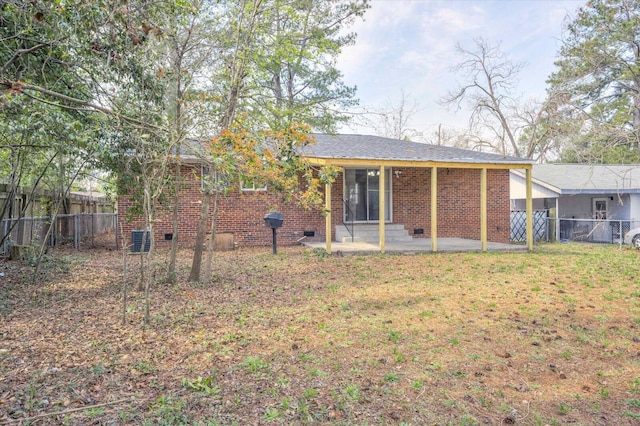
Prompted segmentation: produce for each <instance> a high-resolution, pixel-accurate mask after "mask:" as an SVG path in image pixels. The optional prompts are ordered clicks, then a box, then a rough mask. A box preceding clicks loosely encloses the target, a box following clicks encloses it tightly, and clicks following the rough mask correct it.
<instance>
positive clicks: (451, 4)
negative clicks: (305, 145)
mask: <svg viewBox="0 0 640 426" xmlns="http://www.w3.org/2000/svg"><path fill="white" fill-rule="evenodd" d="M585 3H586V0H580V1H576V0H371V8H370V9H369V10H367V12H366V13H365V16H364V20H360V21H358V22H356V23H355V24H354V25H353V26H352V27H351V30H353V31H355V32H356V33H357V34H358V36H357V39H356V43H355V45H353V46H346V47H344V48H343V51H342V54H341V56H340V57H339V59H338V64H337V67H338V69H339V70H340V71H341V72H342V73H343V75H344V82H345V83H346V84H347V85H350V86H354V85H355V86H357V89H358V90H357V97H358V98H359V100H360V107H362V108H367V109H370V108H373V109H377V110H380V109H384V108H385V107H386V106H389V105H397V104H398V103H399V102H400V99H401V96H402V92H403V91H404V93H405V98H406V99H407V101H408V102H409V104H413V103H417V106H418V108H419V111H418V112H417V113H416V114H414V116H413V117H412V119H411V122H410V124H409V127H410V128H412V129H415V130H417V131H418V132H423V133H425V134H427V135H434V134H435V133H436V132H437V128H438V126H439V125H442V127H443V128H444V129H452V128H464V127H465V125H466V123H467V122H468V118H469V111H468V110H461V111H458V112H456V111H455V110H452V109H450V108H449V109H448V108H447V107H445V106H441V105H439V103H438V100H440V99H441V98H442V97H443V96H445V95H446V94H447V92H448V91H449V90H455V88H456V87H458V86H459V84H460V82H462V76H457V75H456V74H455V72H454V71H453V70H452V68H453V67H454V66H455V65H456V64H458V63H459V62H460V61H461V56H459V55H458V53H457V52H456V44H460V45H461V46H462V47H463V48H466V49H468V50H472V49H473V47H474V39H477V38H479V37H481V38H484V39H485V40H487V41H488V42H489V44H491V45H495V44H498V43H500V50H501V51H502V52H503V53H504V54H505V56H506V57H507V58H508V59H511V60H513V61H515V62H521V61H523V62H525V65H524V68H523V69H522V71H521V72H520V75H519V84H518V92H517V93H518V94H520V95H521V96H522V98H523V99H542V98H544V94H545V87H546V85H545V80H546V79H547V77H548V76H549V75H550V74H551V73H552V72H553V71H554V65H553V63H554V61H555V58H556V55H557V52H558V51H559V48H560V46H561V39H562V32H563V23H564V22H566V19H567V16H569V17H573V16H575V12H576V11H577V9H578V8H579V7H580V6H582V5H584V4H585ZM340 131H341V132H343V133H365V134H367V133H368V134H372V133H373V130H372V129H371V128H366V127H361V126H360V127H359V126H353V125H352V126H350V127H345V128H343V129H341V130H340Z"/></svg>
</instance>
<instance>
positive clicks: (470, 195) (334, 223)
mask: <svg viewBox="0 0 640 426" xmlns="http://www.w3.org/2000/svg"><path fill="white" fill-rule="evenodd" d="M314 136H315V139H316V143H315V144H313V145H311V146H308V147H306V148H305V149H304V152H302V153H301V154H302V155H303V157H305V158H306V159H307V160H308V161H309V163H310V164H313V165H323V164H331V165H333V166H335V167H337V168H339V170H340V171H341V172H340V173H339V176H338V178H337V180H336V181H335V182H334V183H333V184H332V185H330V186H325V194H324V195H325V203H326V204H325V209H326V210H327V211H330V212H331V213H330V214H328V215H322V213H321V211H320V210H317V211H304V210H303V209H302V208H300V207H298V206H297V205H295V204H293V203H286V202H283V201H282V199H281V197H280V196H279V195H278V194H274V193H271V192H269V191H268V188H253V187H251V188H238V189H237V190H236V191H232V192H231V194H229V195H228V196H227V197H225V198H224V199H222V200H221V201H220V204H219V208H218V222H217V234H224V235H227V236H230V237H232V239H233V243H234V245H236V246H255V245H270V244H271V229H269V228H267V227H265V225H264V220H263V217H264V215H265V214H266V213H268V212H270V211H273V210H277V211H279V212H281V213H282V214H283V215H284V223H283V226H282V228H280V229H279V230H278V244H281V245H287V244H289V245H291V244H296V243H298V242H300V241H305V242H313V241H316V242H317V241H326V245H327V249H328V250H329V251H330V248H331V241H336V240H342V239H344V238H352V239H354V238H373V239H375V240H378V241H379V243H380V249H381V251H382V252H384V244H385V240H390V239H392V238H431V239H432V240H433V241H436V239H437V238H451V237H453V238H464V239H472V240H480V241H482V242H483V244H486V242H487V241H492V242H503V243H508V242H509V238H510V223H509V221H510V208H509V207H510V198H509V171H510V170H511V169H525V171H526V175H527V176H529V177H530V171H531V167H532V163H531V162H530V161H529V160H525V159H521V158H516V157H508V156H502V155H497V154H488V153H481V152H476V151H469V150H463V149H457V148H451V147H444V146H437V145H427V144H422V143H416V142H408V141H402V140H396V139H389V138H383V137H377V136H366V135H325V134H316V135H314ZM181 167H182V174H183V176H184V185H183V187H184V190H183V191H182V193H181V194H180V202H179V206H178V209H179V210H178V213H179V216H180V229H179V240H180V243H181V244H182V245H186V246H188V245H189V244H193V242H194V240H195V234H196V230H197V222H198V218H199V215H200V202H201V176H202V171H201V165H200V163H199V162H198V161H197V160H196V159H195V157H193V158H189V157H187V156H185V157H183V162H182V166H181ZM380 193H384V194H385V196H384V197H380V196H379V194H380ZM118 207H119V208H118V215H119V224H120V226H121V227H122V231H123V235H125V236H129V235H130V233H131V230H133V229H140V228H141V225H140V222H135V221H134V222H131V223H130V222H126V221H125V220H124V218H123V217H124V215H125V214H126V211H127V207H128V202H127V200H126V198H124V199H122V200H121V201H120V202H119V205H118ZM382 211H384V218H385V220H384V221H380V220H379V218H380V216H381V215H380V212H382ZM434 213H435V214H434ZM158 219H159V220H158V222H157V223H156V225H155V228H154V229H155V240H156V246H158V247H162V246H163V245H165V246H166V245H168V244H169V242H170V241H171V238H172V234H171V232H172V230H171V212H170V211H169V210H168V209H165V210H162V209H160V210H158ZM372 231H373V232H372ZM345 233H346V234H345ZM435 247H436V246H435V244H434V251H436V250H435ZM530 248H531V246H530Z"/></svg>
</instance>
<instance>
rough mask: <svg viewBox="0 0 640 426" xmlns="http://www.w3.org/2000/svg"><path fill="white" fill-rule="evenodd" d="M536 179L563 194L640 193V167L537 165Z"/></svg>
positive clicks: (638, 165) (534, 171)
mask: <svg viewBox="0 0 640 426" xmlns="http://www.w3.org/2000/svg"><path fill="white" fill-rule="evenodd" d="M532 175H533V177H534V179H537V180H539V181H542V182H545V183H547V184H549V185H552V186H554V187H556V188H558V189H559V190H560V193H561V194H583V193H591V194H597V193H611V192H621V191H623V192H626V193H640V164H627V165H590V164H536V165H535V166H534V167H533V171H532Z"/></svg>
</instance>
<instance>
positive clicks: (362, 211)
mask: <svg viewBox="0 0 640 426" xmlns="http://www.w3.org/2000/svg"><path fill="white" fill-rule="evenodd" d="M344 194H345V204H346V207H345V209H344V221H345V222H351V221H354V222H378V221H379V220H380V211H379V209H380V204H379V203H380V199H379V197H380V170H379V169H377V168H376V169H345V170H344ZM384 195H385V210H386V211H385V214H384V218H385V221H390V220H391V202H390V201H391V170H390V169H389V170H388V172H387V173H385V191H384Z"/></svg>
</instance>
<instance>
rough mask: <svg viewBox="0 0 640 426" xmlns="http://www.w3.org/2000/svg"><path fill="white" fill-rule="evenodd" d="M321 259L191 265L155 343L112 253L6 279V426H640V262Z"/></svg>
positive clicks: (507, 256) (580, 254) (157, 318)
mask: <svg viewBox="0 0 640 426" xmlns="http://www.w3.org/2000/svg"><path fill="white" fill-rule="evenodd" d="M322 254H323V253H322V252H313V251H310V250H305V249H304V248H302V247H285V248H280V252H279V254H278V255H276V256H274V255H272V254H271V248H270V247H264V248H259V249H243V250H237V251H234V252H228V253H221V254H219V255H218V256H217V258H216V264H215V265H216V266H215V276H214V279H213V280H212V282H210V283H197V284H191V283H187V282H186V278H187V276H188V268H189V265H190V255H191V253H190V252H189V251H184V252H181V253H180V265H181V269H180V271H179V276H178V280H177V282H176V283H172V284H166V283H161V282H159V283H157V284H155V285H154V286H153V288H152V297H153V301H152V306H151V317H152V320H151V324H150V325H148V326H144V325H143V321H142V318H143V312H144V309H143V295H142V293H141V292H137V291H135V290H133V291H131V293H130V299H129V303H128V304H127V307H126V311H127V315H126V324H125V325H123V324H122V309H123V308H122V282H123V277H122V259H121V254H119V253H117V252H114V251H108V250H105V249H94V250H90V251H84V252H80V251H70V250H66V251H55V252H54V253H53V254H52V255H51V257H50V259H49V261H48V262H47V263H46V265H44V268H43V269H44V270H45V271H46V275H45V276H43V277H42V278H41V279H39V280H38V281H39V282H38V283H37V284H32V283H31V277H30V276H29V275H27V274H29V273H31V271H32V268H30V267H29V266H25V265H22V264H19V263H16V262H4V263H0V268H1V269H2V271H3V272H4V273H5V276H4V277H0V425H4V424H22V425H26V424H38V425H42V424H73V425H76V424H78V425H80V424H82V425H84V424H108V425H112V424H113V425H115V424H149V425H152V424H154V425H155V424H166V425H178V424H201V425H231V424H237V425H249V424H251V425H256V424H274V425H278V424H286V425H289V424H293V425H298V424H329V425H400V424H404V425H427V424H428V425H432V424H438V425H449V424H450V425H476V424H478V425H482V424H489V425H504V424H507V425H508V424H518V425H520V424H526V425H561V424H567V423H572V424H578V425H632V424H635V425H637V424H640V252H639V251H637V250H633V249H630V248H623V249H622V250H620V249H619V248H618V247H617V246H605V245H602V246H600V245H580V244H552V245H551V244H550V245H541V246H537V247H536V249H535V251H534V253H485V254H480V253H454V254H451V253H447V254H424V255H386V256H380V255H372V256H346V257H337V256H331V257H326V256H323V255H322ZM165 257H166V253H165V252H161V253H158V256H157V259H159V260H158V264H157V265H156V267H157V268H158V270H159V272H161V270H162V267H163V263H164V262H165V261H166V259H165ZM129 259H130V260H131V261H132V262H133V265H134V266H135V265H136V264H137V258H135V257H130V258H129ZM137 276H138V275H137V272H136V271H135V270H132V271H130V275H129V276H128V278H127V280H128V281H129V283H131V287H133V288H135V286H136V280H137ZM158 276H160V274H159V275H158ZM29 419H31V420H29Z"/></svg>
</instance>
